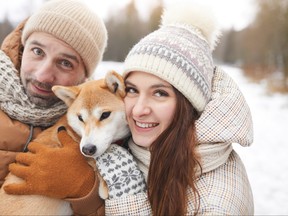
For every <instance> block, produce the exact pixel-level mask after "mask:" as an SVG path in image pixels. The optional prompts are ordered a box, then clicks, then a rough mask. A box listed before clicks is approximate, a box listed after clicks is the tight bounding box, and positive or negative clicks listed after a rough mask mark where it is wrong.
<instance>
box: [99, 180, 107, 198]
mask: <svg viewBox="0 0 288 216" xmlns="http://www.w3.org/2000/svg"><path fill="white" fill-rule="evenodd" d="M99 181H100V182H99V196H100V197H101V198H102V199H104V200H105V199H108V196H109V194H108V192H109V191H108V190H109V189H108V186H107V183H106V182H105V181H104V179H103V178H102V177H101V176H100V175H99Z"/></svg>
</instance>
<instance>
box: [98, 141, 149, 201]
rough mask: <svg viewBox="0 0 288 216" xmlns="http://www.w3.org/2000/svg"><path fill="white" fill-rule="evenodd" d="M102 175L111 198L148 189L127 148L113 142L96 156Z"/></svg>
mask: <svg viewBox="0 0 288 216" xmlns="http://www.w3.org/2000/svg"><path fill="white" fill-rule="evenodd" d="M96 161H97V162H96V165H97V167H98V170H99V173H100V175H101V176H102V177H103V179H104V180H105V181H106V183H107V185H108V188H109V199H113V198H118V197H123V196H127V195H134V194H137V193H140V192H145V191H146V184H145V180H144V176H143V174H142V172H141V171H140V169H139V168H138V166H137V163H136V162H135V161H134V160H133V156H132V155H131V154H130V153H129V152H128V151H127V149H125V148H123V147H121V146H119V145H116V144H112V145H111V146H110V148H109V149H108V150H107V151H106V152H105V153H104V154H102V155H101V156H99V157H97V158H96Z"/></svg>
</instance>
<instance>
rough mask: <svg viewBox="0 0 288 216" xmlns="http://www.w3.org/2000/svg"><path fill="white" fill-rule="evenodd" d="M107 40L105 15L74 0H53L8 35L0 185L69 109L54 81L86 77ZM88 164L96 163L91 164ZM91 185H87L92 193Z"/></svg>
mask: <svg viewBox="0 0 288 216" xmlns="http://www.w3.org/2000/svg"><path fill="white" fill-rule="evenodd" d="M106 44H107V31H106V28H105V25H104V23H103V21H102V20H101V19H100V18H99V17H98V16H97V14H95V13H93V12H92V11H91V10H90V9H89V8H88V7H87V6H86V5H84V4H82V3H80V2H78V1H75V0H52V1H48V2H47V3H46V4H44V5H43V7H42V8H40V9H39V10H38V11H37V12H35V14H33V15H32V16H31V17H29V18H28V19H27V20H26V21H24V22H23V23H21V24H20V25H19V26H18V27H17V28H16V29H15V30H14V31H13V32H12V33H11V34H10V35H8V36H7V38H6V39H5V40H4V42H3V44H2V46H1V51H0V107H1V110H0V122H1V124H0V187H1V186H2V184H3V182H4V178H5V176H6V175H7V174H8V165H9V164H10V163H12V162H14V161H15V157H16V155H17V154H18V153H19V152H22V151H26V150H27V146H26V145H27V144H28V143H29V142H30V141H31V140H33V139H34V138H35V137H36V136H37V135H38V134H39V133H40V132H41V131H42V130H43V129H45V128H47V127H49V126H51V125H53V124H54V123H55V122H56V121H57V120H58V119H59V118H60V117H61V116H62V115H63V114H64V113H65V112H66V109H67V107H66V106H65V105H64V103H63V102H62V101H60V100H59V99H58V98H57V97H56V96H55V95H54V94H53V92H52V91H51V88H52V86H53V85H66V86H70V85H77V84H80V83H83V82H84V81H85V80H86V79H88V78H89V77H90V76H91V75H92V73H93V71H94V70H95V68H96V66H97V64H98V63H99V62H100V61H101V59H102V56H103V53H104V50H105V48H106ZM79 153H80V151H79ZM86 169H91V168H90V167H89V166H88V165H87V168H86ZM86 171H87V170H83V172H86ZM79 177H81V171H80V172H79ZM91 178H94V176H91ZM92 187H93V185H88V186H87V193H88V192H90V190H91V189H92Z"/></svg>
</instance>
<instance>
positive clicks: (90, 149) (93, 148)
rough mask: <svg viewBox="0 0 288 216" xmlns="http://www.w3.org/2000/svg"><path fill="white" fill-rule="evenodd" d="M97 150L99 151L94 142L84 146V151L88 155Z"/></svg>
mask: <svg viewBox="0 0 288 216" xmlns="http://www.w3.org/2000/svg"><path fill="white" fill-rule="evenodd" d="M96 151H97V148H96V146H95V145H92V144H88V145H85V146H83V147H82V152H83V153H84V154H85V155H88V156H92V155H94V154H95V153H96Z"/></svg>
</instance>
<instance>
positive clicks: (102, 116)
mask: <svg viewBox="0 0 288 216" xmlns="http://www.w3.org/2000/svg"><path fill="white" fill-rule="evenodd" d="M52 90H53V92H54V93H55V95H57V97H59V98H60V99H61V100H63V101H64V102H65V103H66V104H67V106H68V111H67V114H66V115H65V116H63V117H62V118H61V119H60V120H59V121H58V122H57V123H56V124H55V125H54V126H52V127H50V128H49V129H47V130H45V131H43V132H42V133H41V134H40V135H39V136H38V137H37V138H36V139H35V140H34V141H37V142H39V143H43V144H45V145H49V146H51V147H55V148H57V147H60V145H61V144H60V143H59V141H58V138H57V129H58V128H59V127H60V126H64V127H66V129H67V132H68V134H69V135H70V136H71V137H72V138H73V139H74V140H75V141H77V142H79V143H80V144H79V147H80V148H79V151H81V152H82V154H84V155H85V156H87V163H89V164H90V165H91V166H93V167H94V166H95V160H94V159H93V158H96V157H97V156H99V155H101V154H103V153H104V152H105V151H106V150H107V148H108V147H109V146H110V144H111V143H113V142H115V141H117V140H119V139H122V138H124V137H126V136H128V135H129V133H130V132H129V128H128V124H127V122H126V118H125V111H124V102H123V98H124V96H125V86H124V82H123V79H122V77H121V76H120V75H119V74H117V73H116V72H114V71H112V72H109V73H107V75H106V77H105V79H101V80H91V81H87V82H85V83H84V84H81V85H79V86H72V87H64V86H54V87H53V88H52ZM96 170H97V169H96ZM68 172H69V170H67V173H68ZM95 176H98V177H99V175H97V173H96V175H95ZM99 178H100V177H99ZM21 181H23V180H22V179H20V178H18V177H16V176H14V175H12V174H11V173H10V174H9V175H8V176H7V177H6V180H5V182H4V184H3V186H2V188H1V190H0V200H1V201H0V214H1V215H72V214H73V212H72V209H71V207H70V203H69V202H67V201H65V200H60V199H53V198H49V197H46V196H40V195H8V194H6V193H5V191H4V189H3V188H4V186H5V185H7V184H11V183H20V182H21ZM99 191H101V193H102V196H105V194H108V191H107V188H106V187H105V183H103V184H100V186H99ZM95 202H97V201H95ZM99 202H102V204H103V205H104V202H103V200H102V199H101V198H100V197H99ZM95 205H97V203H95ZM103 209H104V208H103ZM103 214H104V212H103Z"/></svg>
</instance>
